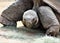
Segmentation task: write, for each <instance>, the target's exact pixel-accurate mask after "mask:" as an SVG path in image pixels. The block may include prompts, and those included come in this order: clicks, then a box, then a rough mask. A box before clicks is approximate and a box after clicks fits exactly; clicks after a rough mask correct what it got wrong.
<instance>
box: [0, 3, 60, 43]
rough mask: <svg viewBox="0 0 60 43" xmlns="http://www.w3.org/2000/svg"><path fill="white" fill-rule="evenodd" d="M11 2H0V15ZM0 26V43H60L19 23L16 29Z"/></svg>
mask: <svg viewBox="0 0 60 43" xmlns="http://www.w3.org/2000/svg"><path fill="white" fill-rule="evenodd" d="M11 3H13V2H0V13H1V12H2V11H3V9H4V8H6V6H8V5H10V4H11ZM2 26H3V25H2V24H0V43H60V39H59V38H54V37H48V36H45V35H44V33H42V31H40V32H39V31H37V30H33V29H28V28H25V27H24V26H23V24H22V23H21V22H17V27H18V28H16V27H11V26H7V27H2Z"/></svg>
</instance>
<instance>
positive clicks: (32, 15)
mask: <svg viewBox="0 0 60 43" xmlns="http://www.w3.org/2000/svg"><path fill="white" fill-rule="evenodd" d="M37 23H38V16H37V13H36V12H35V11H34V10H28V11H26V12H24V14H23V24H24V25H25V26H26V27H27V28H32V27H33V26H34V25H36V24H37Z"/></svg>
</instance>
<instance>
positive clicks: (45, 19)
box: [38, 6, 59, 36]
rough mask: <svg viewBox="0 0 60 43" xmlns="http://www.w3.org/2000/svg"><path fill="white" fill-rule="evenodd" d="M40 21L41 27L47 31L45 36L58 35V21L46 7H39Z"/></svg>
mask: <svg viewBox="0 0 60 43" xmlns="http://www.w3.org/2000/svg"><path fill="white" fill-rule="evenodd" d="M38 10H39V12H40V15H39V16H40V19H41V23H42V25H43V27H44V28H45V29H46V30H47V31H46V34H47V35H50V36H57V34H58V33H59V21H58V19H57V18H56V16H55V14H54V13H53V11H52V10H51V8H50V7H48V6H41V7H40V8H39V9H38Z"/></svg>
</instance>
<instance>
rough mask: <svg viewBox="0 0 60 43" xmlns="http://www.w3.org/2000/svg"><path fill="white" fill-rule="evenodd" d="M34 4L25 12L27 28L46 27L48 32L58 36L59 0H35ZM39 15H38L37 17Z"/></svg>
mask: <svg viewBox="0 0 60 43" xmlns="http://www.w3.org/2000/svg"><path fill="white" fill-rule="evenodd" d="M33 1H34V6H33V9H32V10H28V11H26V12H24V14H23V24H24V25H25V26H26V27H27V28H39V27H40V29H41V28H42V29H45V30H46V34H47V35H50V36H57V34H58V33H59V30H60V29H59V25H60V24H59V23H60V22H59V21H60V19H59V14H60V10H59V7H60V6H59V5H60V3H59V0H41V2H39V1H40V0H33ZM37 16H38V17H37Z"/></svg>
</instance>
